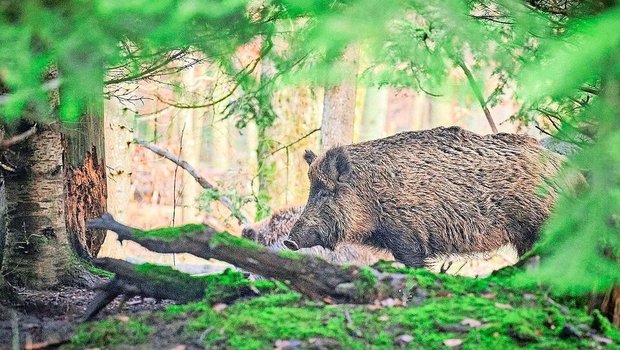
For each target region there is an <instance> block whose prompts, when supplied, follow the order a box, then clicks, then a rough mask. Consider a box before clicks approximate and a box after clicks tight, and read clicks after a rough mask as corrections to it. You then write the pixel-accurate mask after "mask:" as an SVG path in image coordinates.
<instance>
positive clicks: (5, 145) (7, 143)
mask: <svg viewBox="0 0 620 350" xmlns="http://www.w3.org/2000/svg"><path fill="white" fill-rule="evenodd" d="M36 132H37V124H35V125H33V126H32V128H30V129H28V130H27V131H25V132H23V133H21V134H19V135H15V136H13V137H10V138H8V139H6V140H2V141H0V150H7V149H9V147H11V146H14V145H16V144H18V143H20V142H23V141H24V140H25V139H27V138H29V137H30V136H32V135H34V134H36Z"/></svg>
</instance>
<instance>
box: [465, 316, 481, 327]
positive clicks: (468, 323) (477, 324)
mask: <svg viewBox="0 0 620 350" xmlns="http://www.w3.org/2000/svg"><path fill="white" fill-rule="evenodd" d="M461 324H462V325H464V326H469V327H471V328H480V327H481V326H482V322H480V321H478V320H475V319H473V318H464V319H463V321H461Z"/></svg>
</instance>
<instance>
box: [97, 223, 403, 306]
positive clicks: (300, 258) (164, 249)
mask: <svg viewBox="0 0 620 350" xmlns="http://www.w3.org/2000/svg"><path fill="white" fill-rule="evenodd" d="M88 228H90V229H106V230H112V231H114V232H116V233H117V234H118V238H119V239H120V240H131V241H134V242H136V243H138V244H140V245H142V246H143V247H145V248H147V249H149V250H151V251H155V252H159V253H182V252H184V253H190V254H192V255H195V256H198V257H201V258H204V259H211V258H213V259H217V260H221V261H226V262H228V263H231V264H233V265H235V266H237V267H240V268H242V269H244V270H246V271H249V272H251V273H255V274H258V275H262V276H264V277H268V278H274V279H278V280H282V281H286V282H287V283H289V285H290V286H291V288H293V289H295V290H297V291H299V292H301V293H303V294H304V295H306V296H307V297H309V298H311V299H315V300H327V301H332V302H350V303H368V302H372V301H375V300H382V299H385V298H388V297H391V298H400V297H402V296H403V292H402V291H403V290H404V288H405V286H406V276H403V275H398V274H382V273H379V272H377V271H374V270H369V271H370V276H369V275H368V273H363V271H362V269H361V268H359V267H341V266H337V265H332V264H329V263H327V262H325V261H324V260H322V259H320V258H317V257H313V256H304V255H295V254H294V253H289V254H292V256H288V254H285V255H282V253H277V252H274V251H271V250H268V249H267V248H264V247H260V246H256V245H254V244H252V243H250V242H249V241H246V240H244V239H241V238H237V237H233V236H230V235H228V234H226V233H217V232H215V231H214V230H212V229H210V228H208V227H207V228H205V230H204V231H203V232H202V233H198V234H195V233H194V234H193V235H192V234H186V235H184V236H181V237H179V238H177V239H175V240H164V239H157V238H155V237H151V236H148V234H145V233H144V232H142V231H140V230H136V229H132V228H130V227H128V226H125V225H123V224H120V223H118V222H117V221H115V220H114V218H113V217H112V216H111V215H110V214H105V215H103V216H102V217H101V218H98V219H94V220H91V221H89V223H88ZM367 272H368V271H367Z"/></svg>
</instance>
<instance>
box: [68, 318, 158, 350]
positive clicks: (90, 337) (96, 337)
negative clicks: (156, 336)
mask: <svg viewBox="0 0 620 350" xmlns="http://www.w3.org/2000/svg"><path fill="white" fill-rule="evenodd" d="M151 332H152V330H151V327H149V326H148V325H145V324H144V323H142V322H140V321H137V320H132V319H130V320H128V321H126V322H125V321H120V320H117V319H114V320H105V321H101V322H97V323H90V324H85V325H82V326H80V327H79V328H78V330H77V332H76V334H75V335H74V336H73V337H72V338H71V344H70V348H72V349H83V348H85V347H86V346H87V345H88V346H89V347H93V346H95V347H110V346H115V345H135V344H141V343H144V342H145V341H146V340H147V337H148V336H149V335H150V334H151Z"/></svg>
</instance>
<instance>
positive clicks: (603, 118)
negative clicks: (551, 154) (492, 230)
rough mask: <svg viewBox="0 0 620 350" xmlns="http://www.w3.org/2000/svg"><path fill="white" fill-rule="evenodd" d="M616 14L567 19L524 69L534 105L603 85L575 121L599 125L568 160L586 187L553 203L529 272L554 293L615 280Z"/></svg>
mask: <svg viewBox="0 0 620 350" xmlns="http://www.w3.org/2000/svg"><path fill="white" fill-rule="evenodd" d="M619 16H620V7H615V8H611V9H609V10H608V11H605V12H602V13H601V14H599V15H598V16H595V17H590V18H584V19H581V18H578V19H575V20H573V21H571V22H570V23H569V24H570V25H569V26H568V29H567V31H566V33H565V34H564V35H562V36H560V37H559V38H558V39H557V40H549V41H547V42H543V44H544V45H543V47H544V50H545V54H544V55H543V56H542V57H543V58H541V59H538V60H536V61H534V62H533V63H532V64H531V65H530V66H528V67H527V69H526V70H525V73H524V75H523V78H522V80H521V82H522V84H523V85H524V88H523V91H528V92H530V93H529V94H525V95H526V96H527V97H528V98H529V100H530V102H532V103H538V102H539V101H540V100H541V98H540V97H541V96H549V95H550V96H552V97H555V98H571V97H572V96H573V95H574V94H575V91H576V90H578V89H580V88H581V87H583V86H586V85H587V84H591V83H592V82H597V81H598V82H599V85H600V86H601V89H600V92H599V95H598V96H596V98H595V99H593V101H592V102H590V103H588V104H586V105H585V106H584V108H582V110H581V111H580V114H581V115H579V116H578V118H575V119H576V120H577V121H579V120H580V121H581V122H582V123H585V122H587V123H588V124H590V125H592V126H593V127H594V128H595V129H596V130H597V131H596V133H595V135H594V142H593V143H592V144H589V145H585V146H584V148H583V150H582V151H581V152H579V153H578V154H577V155H576V156H574V157H573V159H572V163H571V164H570V167H571V169H573V170H575V169H576V170H578V171H584V172H585V173H586V174H588V177H587V182H588V185H587V186H586V187H585V188H580V189H578V193H577V196H569V195H565V196H563V197H561V198H560V199H559V200H558V202H557V204H556V208H555V210H554V213H553V214H552V216H551V218H550V219H549V220H548V222H547V224H546V227H545V230H544V234H543V237H542V240H541V242H540V243H539V245H538V247H537V252H539V253H540V254H541V255H543V259H542V264H541V266H540V268H539V269H538V270H536V271H534V272H533V274H532V275H533V276H534V277H535V278H537V279H539V280H541V281H544V282H546V283H550V284H552V285H553V286H554V290H555V291H558V292H565V293H578V294H584V293H588V292H591V291H593V290H595V291H603V290H605V289H607V288H609V287H610V286H611V285H613V284H614V283H618V282H619V281H620V262H619V259H620V258H619V257H620V224H618V215H619V214H620V169H619V168H618V164H620V163H619V162H620V147H619V146H620V123H619V122H618V115H620V63H619V62H620V60H619V58H620V34H619V32H618V30H617V28H618V24H619V23H620V22H619V20H618V18H619ZM566 72H570V74H567V73H566ZM543 94H544V95H543ZM572 127H573V125H570V124H564V125H563V127H562V128H561V130H566V133H571V132H573V130H572Z"/></svg>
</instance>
